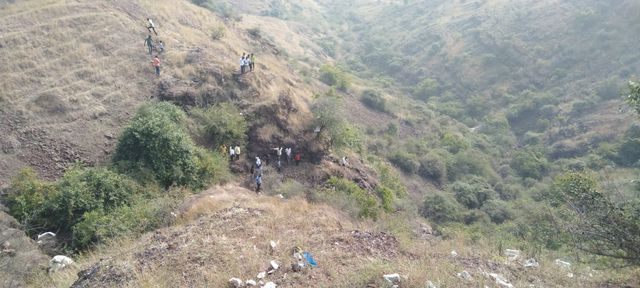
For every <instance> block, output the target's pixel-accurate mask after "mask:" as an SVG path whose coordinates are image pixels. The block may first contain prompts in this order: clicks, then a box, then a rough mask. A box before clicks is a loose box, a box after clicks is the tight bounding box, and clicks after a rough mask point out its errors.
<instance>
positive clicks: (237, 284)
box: [229, 278, 244, 288]
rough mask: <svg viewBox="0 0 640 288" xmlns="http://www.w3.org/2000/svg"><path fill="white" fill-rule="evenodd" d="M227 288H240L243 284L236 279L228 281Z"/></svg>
mask: <svg viewBox="0 0 640 288" xmlns="http://www.w3.org/2000/svg"><path fill="white" fill-rule="evenodd" d="M229 286H230V287H233V288H241V287H244V282H242V280H240V279H238V278H231V279H229Z"/></svg>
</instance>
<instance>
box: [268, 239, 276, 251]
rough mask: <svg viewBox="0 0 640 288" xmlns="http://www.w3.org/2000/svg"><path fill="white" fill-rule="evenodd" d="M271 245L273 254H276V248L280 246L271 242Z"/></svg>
mask: <svg viewBox="0 0 640 288" xmlns="http://www.w3.org/2000/svg"><path fill="white" fill-rule="evenodd" d="M269 245H271V252H272V253H273V252H275V251H276V247H277V246H278V244H277V243H276V241H273V240H271V242H269Z"/></svg>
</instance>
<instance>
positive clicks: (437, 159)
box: [418, 153, 447, 186]
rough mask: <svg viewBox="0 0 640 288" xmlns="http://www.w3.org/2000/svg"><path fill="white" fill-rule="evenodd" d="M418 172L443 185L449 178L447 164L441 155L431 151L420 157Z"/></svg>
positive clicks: (423, 176) (425, 177)
mask: <svg viewBox="0 0 640 288" xmlns="http://www.w3.org/2000/svg"><path fill="white" fill-rule="evenodd" d="M418 173H419V174H420V176H422V178H424V179H428V180H433V181H435V182H436V183H437V184H438V185H441V186H442V185H444V184H445V182H446V179H447V164H446V163H445V161H444V159H442V157H441V156H440V155H437V154H434V153H429V154H427V155H426V156H424V157H423V158H422V159H420V169H419V170H418Z"/></svg>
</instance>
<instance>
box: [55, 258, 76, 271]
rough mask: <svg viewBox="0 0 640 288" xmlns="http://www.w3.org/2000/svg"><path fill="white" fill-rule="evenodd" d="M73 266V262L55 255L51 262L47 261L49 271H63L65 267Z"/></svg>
mask: <svg viewBox="0 0 640 288" xmlns="http://www.w3.org/2000/svg"><path fill="white" fill-rule="evenodd" d="M71 264H73V260H72V259H71V258H69V257H67V256H64V255H56V256H54V257H53V258H51V260H49V271H50V272H56V271H58V270H60V269H64V268H65V267H67V266H69V265H71Z"/></svg>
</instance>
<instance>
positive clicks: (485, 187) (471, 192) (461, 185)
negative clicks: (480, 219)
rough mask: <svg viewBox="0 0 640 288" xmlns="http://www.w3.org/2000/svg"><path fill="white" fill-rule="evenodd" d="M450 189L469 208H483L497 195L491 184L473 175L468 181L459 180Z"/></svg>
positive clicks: (459, 201)
mask: <svg viewBox="0 0 640 288" xmlns="http://www.w3.org/2000/svg"><path fill="white" fill-rule="evenodd" d="M449 190H450V191H451V192H452V193H453V194H454V195H455V197H456V200H457V201H458V203H460V204H462V205H464V206H465V207H467V208H469V209H479V208H481V207H482V206H483V205H484V204H485V203H486V202H487V201H489V200H491V199H494V198H495V195H496V192H495V191H494V190H493V188H492V187H491V185H489V183H487V182H486V181H484V180H483V179H482V178H480V177H472V178H470V179H469V180H468V181H467V182H462V181H457V182H455V183H453V184H452V185H451V186H450V187H449Z"/></svg>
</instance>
